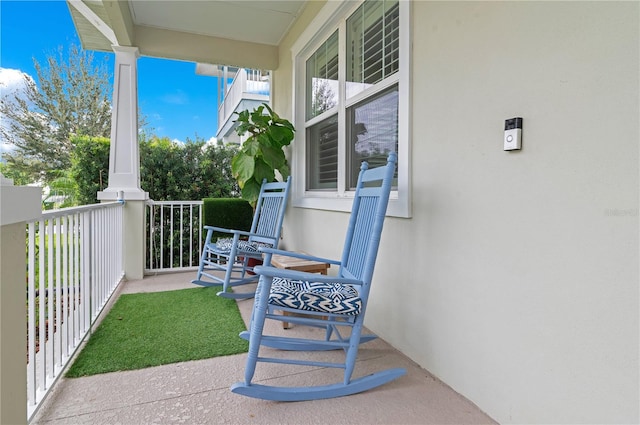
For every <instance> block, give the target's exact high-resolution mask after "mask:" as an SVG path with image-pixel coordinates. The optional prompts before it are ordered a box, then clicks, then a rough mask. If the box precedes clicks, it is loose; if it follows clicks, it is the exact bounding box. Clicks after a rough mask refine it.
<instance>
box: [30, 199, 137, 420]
mask: <svg viewBox="0 0 640 425" xmlns="http://www.w3.org/2000/svg"><path fill="white" fill-rule="evenodd" d="M123 205H124V202H112V203H104V204H96V205H87V206H82V207H76V208H65V209H59V210H53V211H44V212H43V214H42V218H41V219H40V220H38V221H34V222H29V223H27V276H26V281H27V288H26V292H27V417H28V418H31V417H32V415H33V413H34V412H35V411H36V409H37V408H38V406H39V404H40V403H41V402H42V400H43V399H44V397H45V396H46V394H47V393H48V391H49V390H50V389H51V388H52V386H53V384H54V382H55V381H56V380H57V378H58V377H59V375H60V373H61V372H62V371H63V370H64V368H65V366H66V365H67V363H68V362H69V360H70V359H71V358H72V357H73V354H74V352H75V351H76V349H77V348H78V347H79V346H80V344H81V343H82V341H83V340H84V338H85V337H86V336H87V335H88V334H89V333H90V332H91V328H92V325H93V324H94V322H95V320H96V319H97V317H98V315H99V314H100V312H101V311H102V309H103V307H104V306H105V305H106V303H107V301H108V300H109V298H110V296H111V295H112V294H113V292H114V291H115V289H116V288H117V286H118V285H119V284H120V282H121V280H122V278H123V276H124V267H123V255H122V253H123V209H124V207H123Z"/></svg>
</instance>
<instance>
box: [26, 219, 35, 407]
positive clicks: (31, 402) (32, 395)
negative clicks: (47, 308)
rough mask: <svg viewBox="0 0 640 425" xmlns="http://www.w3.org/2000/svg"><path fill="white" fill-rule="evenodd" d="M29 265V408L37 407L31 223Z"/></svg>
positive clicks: (30, 227) (32, 230)
mask: <svg viewBox="0 0 640 425" xmlns="http://www.w3.org/2000/svg"><path fill="white" fill-rule="evenodd" d="M27 232H28V236H29V239H28V249H29V254H28V256H27V257H28V265H27V302H28V306H27V312H28V318H27V334H28V344H29V345H28V351H27V406H35V405H36V400H37V399H36V391H37V387H36V364H37V363H36V274H35V270H36V224H35V223H29V224H28V226H27Z"/></svg>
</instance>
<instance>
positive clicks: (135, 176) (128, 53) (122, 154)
mask: <svg viewBox="0 0 640 425" xmlns="http://www.w3.org/2000/svg"><path fill="white" fill-rule="evenodd" d="M113 50H114V52H115V55H116V64H115V69H114V83H113V85H114V87H113V99H112V113H111V114H112V115H111V150H110V155H109V186H108V187H107V188H106V189H105V190H104V191H102V192H98V199H99V200H101V201H107V200H109V201H114V200H116V199H118V192H119V191H123V192H124V199H125V200H146V199H148V197H149V195H148V193H146V192H144V191H143V190H142V189H140V151H139V148H138V65H137V60H138V56H139V52H138V48H137V47H123V46H113Z"/></svg>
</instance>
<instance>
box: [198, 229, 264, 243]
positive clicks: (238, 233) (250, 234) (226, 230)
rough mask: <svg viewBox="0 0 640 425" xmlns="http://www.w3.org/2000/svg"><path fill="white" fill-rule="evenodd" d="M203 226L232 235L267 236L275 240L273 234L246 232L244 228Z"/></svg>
mask: <svg viewBox="0 0 640 425" xmlns="http://www.w3.org/2000/svg"><path fill="white" fill-rule="evenodd" d="M204 228H205V229H207V230H211V231H215V232H220V233H231V234H233V235H240V236H258V237H261V238H269V239H274V240H275V238H274V237H273V236H267V235H261V234H259V233H252V232H248V231H245V230H237V229H225V228H223V227H216V226H204Z"/></svg>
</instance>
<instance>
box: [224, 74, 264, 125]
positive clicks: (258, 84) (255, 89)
mask: <svg viewBox="0 0 640 425" xmlns="http://www.w3.org/2000/svg"><path fill="white" fill-rule="evenodd" d="M269 90H270V83H269V79H268V75H265V74H263V73H262V72H260V71H257V70H249V71H247V70H246V69H243V68H241V69H239V70H238V73H237V74H236V76H235V78H234V79H233V82H232V83H231V84H230V85H229V89H228V90H227V92H226V93H225V95H224V99H223V101H222V103H221V104H220V106H219V107H218V127H219V128H222V127H223V126H224V124H225V123H226V122H227V120H228V119H229V117H231V114H232V113H233V112H235V110H236V108H237V107H238V105H239V104H240V101H241V100H243V99H253V100H259V101H265V102H266V101H268V100H269Z"/></svg>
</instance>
